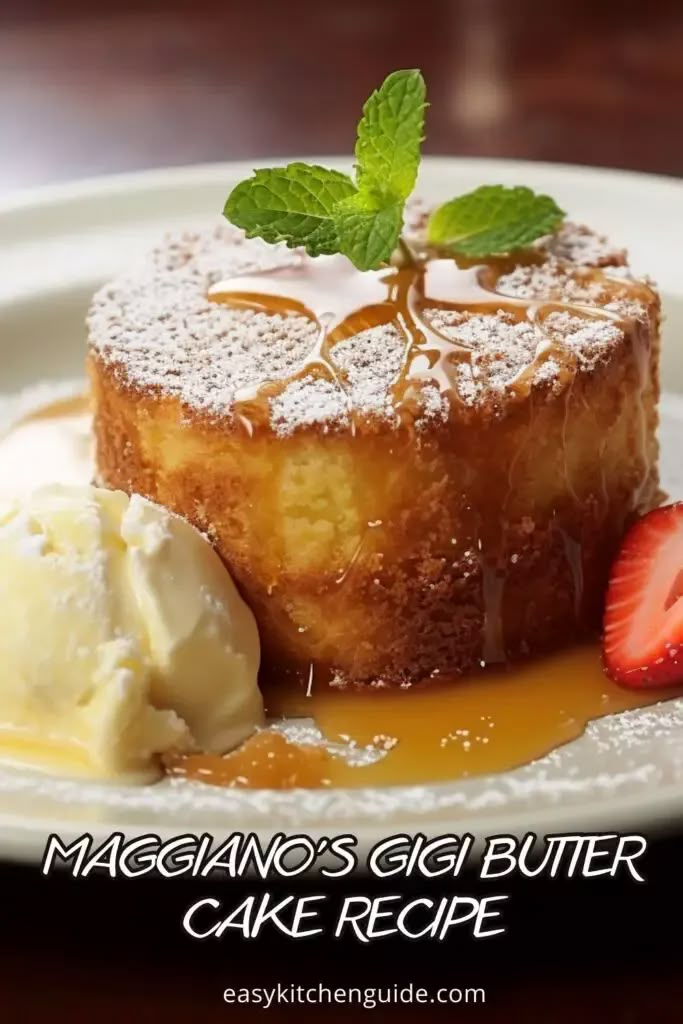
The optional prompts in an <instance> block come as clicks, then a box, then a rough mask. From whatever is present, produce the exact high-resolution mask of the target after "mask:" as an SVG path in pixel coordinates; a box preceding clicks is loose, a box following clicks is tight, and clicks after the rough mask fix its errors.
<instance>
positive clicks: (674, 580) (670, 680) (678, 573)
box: [602, 502, 683, 687]
mask: <svg viewBox="0 0 683 1024" xmlns="http://www.w3.org/2000/svg"><path fill="white" fill-rule="evenodd" d="M682 595H683V502H678V503H676V504H675V505H664V506H663V507H662V508H657V509H655V510H654V512H650V513H648V515H646V516H644V517H643V518H642V519H640V520H639V521H638V522H637V523H636V524H635V525H634V526H632V527H631V529H630V530H629V532H628V533H627V534H626V537H625V539H624V543H623V545H622V548H621V551H620V552H619V554H618V556H617V559H616V561H615V563H614V565H613V566H612V573H611V577H610V581H609V586H608V588H607V601H606V607H605V630H604V634H603V640H602V651H603V658H604V662H605V669H606V671H607V674H608V675H609V676H610V677H611V678H612V679H614V680H615V681H616V682H618V683H622V684H623V685H624V686H633V687H649V686H671V685H673V684H674V683H680V682H683V600H681V599H680V598H681V596H682Z"/></svg>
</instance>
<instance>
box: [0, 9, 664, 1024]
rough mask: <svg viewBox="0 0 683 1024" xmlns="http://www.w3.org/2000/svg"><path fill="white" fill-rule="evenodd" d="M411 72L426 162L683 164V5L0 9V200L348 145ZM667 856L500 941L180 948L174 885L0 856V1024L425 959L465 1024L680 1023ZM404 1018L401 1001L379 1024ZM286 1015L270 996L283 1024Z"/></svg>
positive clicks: (539, 895)
mask: <svg viewBox="0 0 683 1024" xmlns="http://www.w3.org/2000/svg"><path fill="white" fill-rule="evenodd" d="M411 66H418V67H421V68H422V69H423V70H424V71H425V73H426V76H427V80H428V86H429V91H430V99H431V102H432V107H431V109H430V111H429V121H428V141H427V144H426V147H425V149H426V151H427V152H431V153H448V154H466V155H483V156H501V157H523V158H531V159H538V160H554V161H566V162H572V163H584V164H601V165H607V166H616V167H627V168H633V169H640V170H644V171H654V172H661V173H665V174H681V173H682V172H683V130H682V127H683V123H682V115H681V111H682V110H683V2H681V0H649V2H646V0H567V2H565V3H562V4H560V3H557V2H553V0H414V2H411V3H404V2H402V0H374V2H373V0H342V2H338V3H332V2H326V0H301V2H289V3H286V2H283V0H253V2H252V3H248V2H245V0H241V2H237V3H233V2H230V0H222V2H221V3H218V2H214V0H195V2H194V3H190V2H184V3H181V2H179V0H166V2H165V3H163V4H161V3H155V2H152V0H118V2H112V0H98V2H96V3H95V2H90V3H87V2H85V0H64V2H61V3H60V2H59V0H53V2H50V0H0V191H2V190H6V189H11V188H16V187H21V186H28V185H34V184H41V183H49V182H53V181H55V180H58V179H67V178H70V177H76V176H83V175H91V174H98V173H102V172H111V171H120V170H132V169H137V168H141V167H152V166H160V165H166V164H184V163H193V162H196V161H204V160H222V159H231V158H249V157H253V158H255V159H259V158H264V157H267V156H271V155H275V156H286V155H294V154H297V155H301V154H306V153H309V154H310V153H319V154H325V153H349V152H350V150H351V147H352V143H353V130H354V125H355V121H356V119H357V116H358V112H359V109H360V105H361V103H362V101H363V99H364V98H365V96H366V95H367V94H368V92H369V91H370V89H371V88H372V87H373V86H375V85H376V84H378V82H379V81H380V80H381V79H382V77H383V76H384V74H385V73H386V72H388V71H389V70H391V69H393V68H397V67H411ZM682 854H683V842H681V841H680V840H674V841H673V842H669V843H667V844H664V845H663V846H660V845H657V847H656V850H655V853H654V854H653V858H654V859H653V861H652V872H653V882H652V883H651V885H650V886H649V887H648V888H647V889H645V890H642V891H640V890H639V891H637V892H635V893H634V892H632V891H629V892H621V891H619V892H618V891H617V890H616V889H615V890H609V888H605V887H600V888H595V889H591V890H590V893H588V894H587V893H586V892H585V891H582V892H581V894H579V892H578V890H572V892H573V895H570V896H568V895H567V894H566V893H565V894H564V895H562V897H561V898H560V897H559V895H558V891H557V890H556V889H555V888H553V887H552V886H550V887H546V888H539V887H536V888H534V887H531V889H530V890H529V891H528V892H527V891H526V890H525V893H524V894H523V895H522V896H521V897H519V901H518V907H519V910H518V912H517V916H518V918H519V927H518V928H517V930H516V931H513V934H512V936H511V938H510V939H509V940H505V941H504V942H502V943H501V944H498V945H496V947H495V949H494V948H493V947H491V953H490V954H488V953H487V952H484V951H482V949H481V948H480V949H478V950H477V951H476V957H475V954H474V952H473V951H472V950H463V948H462V947H458V946H455V947H454V948H451V947H449V948H448V949H444V948H442V947H440V948H439V949H438V950H437V949H435V948H434V947H430V946H429V945H419V944H410V945H404V946H403V947H402V948H397V947H396V946H391V947H390V949H389V952H387V950H386V949H384V947H373V948H372V949H371V950H369V951H368V950H360V951H359V950H357V949H356V950H349V949H345V948H343V947H339V946H334V944H324V943H318V944H316V945H315V946H314V947H311V946H310V945H304V946H299V945H298V944H297V945H296V946H293V945H292V944H290V945H289V946H286V945H284V944H282V943H280V944H276V945H275V946H273V945H266V946H265V947H264V946H263V944H257V945H255V946H253V947H252V946H246V945H245V944H244V943H243V944H241V946H239V945H238V944H235V943H232V944H230V945H228V946H226V947H225V948H224V949H223V948H221V949H220V950H218V951H217V950H215V949H212V950H208V948H207V947H205V946H201V945H199V946H198V945H196V944H194V945H193V944H191V943H189V942H187V941H181V939H180V937H179V933H178V917H179V914H180V912H181V911H182V908H183V906H184V905H185V903H186V902H187V900H186V896H187V894H184V895H183V896H181V895H180V894H179V891H178V890H177V889H175V888H174V887H173V886H170V887H166V886H164V887H162V888H161V889H159V888H158V887H157V888H156V889H149V888H144V887H136V884H135V883H126V885H125V886H124V888H123V889H122V888H121V887H120V886H119V887H118V888H116V887H114V888H111V887H106V886H101V887H99V886H98V885H97V884H90V883H81V884H80V885H78V886H76V885H74V884H71V883H68V882H65V881H62V882H45V881H44V880H40V879H39V878H38V877H37V876H36V875H35V874H34V873H33V872H30V871H26V870H15V869H9V868H5V869H4V870H2V871H0V900H1V901H2V905H1V906H0V990H1V993H2V1001H3V1002H2V1006H3V1009H2V1011H0V1013H2V1019H3V1020H4V1019H7V1020H8V1024H14V1022H15V1021H27V1022H29V1024H30V1022H32V1021H34V1020H41V1021H42V1020H52V1019H55V1020H61V1019H62V1016H64V1019H66V1014H67V1013H68V1014H69V1019H70V1020H71V1021H76V1020H80V1019H88V1020H89V1021H92V1022H95V1024H101V1022H103V1021H109V1020H117V1021H119V1020H124V1019H126V1017H128V1018H129V1019H130V1020H131V1021H134V1022H135V1024H137V1021H138V1020H140V1021H142V1020H150V1021H156V1020H162V1019H163V1020H164V1021H167V1022H168V1021H174V1020H176V1019H184V1020H187V1019H190V1020H192V1019H197V1020H200V1021H202V1022H203V1021H209V1020H211V1021H213V1020H219V1019H224V1018H227V1017H228V1013H229V1010H228V1008H227V1007H224V1006H222V1005H221V1004H220V998H219V993H220V991H221V989H222V987H223V986H224V985H228V984H232V985H239V984H240V983H249V984H255V983H263V984H267V983H272V982H274V981H278V980H279V981H299V980H302V979H304V977H305V978H306V979H309V980H315V979H316V978H322V977H323V976H325V977H327V976H328V975H330V973H331V972H332V973H333V974H334V976H335V978H336V980H337V982H345V983H346V984H353V983H357V982H358V981H359V979H360V978H361V977H362V978H363V979H364V982H365V983H366V984H368V983H372V981H373V979H374V983H376V984H377V983H379V979H380V978H381V979H382V980H383V983H385V984H386V983H388V982H391V981H403V980H404V979H410V980H415V981H416V982H417V981H418V980H419V978H420V977H422V976H424V975H425V971H426V972H427V975H428V976H429V978H431V979H432V980H433V981H436V982H441V981H442V980H443V981H444V983H448V982H449V981H450V980H452V979H456V978H457V980H455V983H456V984H459V983H467V984H471V983H475V984H476V983H481V982H482V981H483V982H484V983H486V984H487V986H488V987H489V989H490V991H491V993H492V997H493V1005H491V1006H489V1007H487V1008H486V1009H484V1008H481V1007H479V1008H476V1012H475V1009H474V1008H472V1012H471V1017H472V1019H476V1020H481V1021H494V1020H495V1021H498V1020H501V1021H502V1020H505V1021H506V1022H508V1021H520V1022H523V1024H534V1022H536V1021H539V1022H540V1021H548V1022H551V1021H558V1022H559V1021H569V1020H577V1019H582V1020H586V1021H592V1020H601V1021H604V1022H607V1024H612V1022H614V1024H636V1022H640V1021H643V1022H645V1021H647V1022H655V1024H656V1022H659V1021H679V1020H681V1019H683V1011H682V1010H681V999H680V997H681V983H680V980H679V978H680V957H679V955H680V950H681V943H680V940H676V939H672V940H671V941H668V940H666V938H665V936H664V931H663V929H664V927H665V919H666V916H667V914H668V913H669V912H671V913H672V914H673V913H675V911H676V907H675V904H674V900H675V899H676V897H677V896H678V895H679V894H680V889H681V886H680V865H681V863H683V856H682ZM529 901H530V902H531V904H532V905H533V906H532V909H529V911H528V914H527V913H526V910H525V909H524V908H525V906H526V904H527V903H528V902H529ZM679 903H680V900H679ZM676 944H677V945H676ZM430 972H431V973H430ZM417 1012H421V1011H416V1010H415V1009H412V1010H411V1009H410V1008H403V1009H400V1008H397V1009H395V1010H392V1011H391V1019H394V1018H396V1019H399V1020H407V1019H413V1018H414V1016H416V1013H417ZM422 1012H423V1011H422ZM468 1013H469V1011H468V1010H465V1009H463V1010H461V1011H459V1012H458V1013H457V1014H456V1013H455V1012H454V1011H451V1013H450V1014H449V1019H455V1018H456V1017H457V1019H460V1018H461V1017H462V1018H463V1019H466V1018H467V1017H468ZM321 1015H324V1016H325V1017H326V1018H327V1019H329V1020H330V1021H336V1020H341V1019H356V1018H357V1017H358V1016H360V1014H359V1013H358V1012H356V1014H348V1015H347V1014H346V1013H345V1012H344V1011H341V1010H337V1011H331V1010H330V1009H329V1008H323V1009H321V1010H318V1011H317V1012H316V1017H317V1018H318V1019H319V1018H320V1016H321ZM423 1015H424V1013H423ZM302 1016H304V1015H303V1014H302V1012H301V1011H300V1010H297V1009H296V1008H292V1009H291V1010H290V1011H289V1012H288V1011H287V1009H286V1008H285V1007H281V1008H280V1009H279V1010H278V1011H277V1013H276V1014H275V1019H277V1020H299V1019H301V1017H302ZM305 1016H306V1019H308V1015H305ZM429 1016H431V1015H429ZM232 1017H235V1012H234V1011H233V1012H232ZM369 1017H370V1018H371V1017H372V1014H370V1015H369ZM240 1019H244V1017H243V1016H240ZM376 1019H377V1020H382V1021H383V1020H388V1019H390V1015H389V1012H388V1011H386V1010H384V1009H383V1010H382V1011H381V1012H379V1013H378V1014H377V1016H376ZM439 1019H444V1018H442V1017H440V1018H439Z"/></svg>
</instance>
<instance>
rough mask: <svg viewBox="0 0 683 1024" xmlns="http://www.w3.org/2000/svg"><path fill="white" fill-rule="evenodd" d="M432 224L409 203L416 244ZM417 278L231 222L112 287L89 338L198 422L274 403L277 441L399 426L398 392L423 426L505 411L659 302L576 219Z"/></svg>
mask: <svg viewBox="0 0 683 1024" xmlns="http://www.w3.org/2000/svg"><path fill="white" fill-rule="evenodd" d="M422 223H423V214H422V213H421V211H420V209H419V208H416V207H414V208H413V210H412V212H411V224H410V225H409V226H410V228H411V230H412V236H409V237H412V238H413V239H414V240H416V242H417V241H419V233H420V227H421V224H422ZM425 268H426V269H425V272H424V273H423V274H422V276H421V278H420V280H419V282H417V284H416V282H415V281H414V280H412V279H411V280H407V279H405V273H404V272H401V273H397V272H396V271H395V270H392V269H391V268H387V269H385V270H382V271H374V272H371V273H369V274H361V273H360V272H359V271H356V270H355V269H354V268H353V267H352V266H351V265H350V264H349V263H348V261H346V260H345V259H344V257H337V256H330V257H318V258H317V259H316V260H313V259H311V258H310V257H307V256H305V255H304V254H302V253H301V252H300V251H297V250H294V251H292V250H288V249H286V248H284V247H283V246H272V245H267V244H265V243H263V242H261V241H260V240H259V239H251V240H248V239H246V238H245V237H244V235H243V234H242V233H241V232H240V231H239V230H237V229H235V228H233V227H232V226H231V225H229V224H227V223H225V222H222V223H220V224H217V225H216V226H215V227H214V228H212V229H207V230H204V231H198V232H187V233H185V234H181V235H178V236H170V237H168V238H167V239H166V240H165V241H164V242H163V243H162V244H161V245H160V246H159V247H158V248H157V249H155V250H154V251H153V252H152V253H151V254H150V255H149V256H148V257H147V258H146V259H145V260H143V261H142V262H141V263H140V264H139V265H138V266H136V267H134V268H132V269H131V270H130V271H129V272H127V273H125V274H124V275H122V276H121V277H119V278H118V279H116V280H115V281H113V282H112V283H110V284H107V285H105V286H104V287H103V288H102V289H101V290H100V291H99V292H98V293H97V294H96V295H95V298H94V300H93V304H92V306H91V309H90V313H89V316H88V328H89V339H90V345H91V347H92V349H93V351H94V352H95V353H96V354H97V355H98V357H99V358H100V359H101V360H103V361H104V362H105V363H106V364H108V365H110V366H111V367H112V368H113V370H114V372H115V373H116V374H117V375H118V376H120V377H121V378H122V379H123V380H124V381H125V382H126V383H127V384H129V385H130V386H132V387H135V388H137V389H140V390H143V391H145V392H147V393H149V394H151V395H154V394H160V395H164V396H171V397H175V398H177V399H178V400H179V401H180V402H181V403H182V404H183V405H184V406H185V407H186V408H187V409H188V410H189V411H191V412H194V413H201V414H204V415H208V416H210V417H215V418H220V419H225V418H232V417H234V416H235V415H240V409H243V408H246V405H245V403H253V402H254V400H255V399H256V398H257V396H260V397H261V399H263V396H265V401H266V404H267V416H268V418H269V422H270V426H271V427H272V428H273V429H274V430H275V431H276V432H277V433H279V434H281V435H287V434H290V433H292V432H294V431H296V430H297V429H300V428H303V427H309V426H313V425H319V426H322V427H323V429H331V428H339V427H343V428H347V427H348V425H349V423H350V422H351V421H352V419H353V417H354V416H356V415H357V416H361V417H363V418H366V419H367V418H370V419H373V418H379V419H383V420H386V419H391V418H396V415H397V407H398V405H400V404H401V403H404V402H405V400H406V398H409V399H410V406H411V418H412V420H413V422H414V423H415V425H416V426H417V427H418V428H419V427H421V426H424V425H426V424H428V423H429V422H430V421H434V420H445V419H446V418H447V417H448V415H449V409H450V408H451V405H452V403H453V402H454V401H455V402H456V403H459V404H461V405H462V406H464V407H477V406H482V405H485V406H486V407H487V408H488V409H490V410H492V411H493V412H494V413H495V411H496V409H499V408H502V407H504V405H505V403H506V402H507V401H508V400H509V398H510V397H511V396H512V395H513V394H515V393H520V389H522V388H524V389H526V390H527V391H528V390H529V389H531V388H536V389H546V390H547V391H548V393H552V392H553V391H557V390H558V389H561V387H562V386H563V384H562V380H563V367H564V368H566V366H567V365H568V363H571V365H572V366H573V367H575V368H582V369H588V370H590V369H591V368H592V367H593V366H595V365H596V364H598V363H599V362H600V361H601V360H603V359H605V358H606V357H607V356H608V355H609V353H610V351H612V350H613V348H614V346H615V345H617V344H618V343H619V342H620V341H622V340H623V338H624V332H625V330H627V329H628V324H629V323H632V322H633V321H634V320H639V319H640V320H642V319H645V318H646V317H647V315H648V294H649V296H650V298H651V297H652V293H651V292H649V289H648V288H647V286H646V285H644V284H643V283H642V282H636V281H634V279H633V278H632V277H631V274H630V271H629V268H628V266H627V264H626V259H625V254H624V253H623V251H621V250H618V249H615V248H614V247H613V246H611V245H610V244H609V242H607V240H606V239H604V238H603V237H601V236H599V235H596V234H594V233H593V232H591V231H590V230H588V229H587V228H584V227H579V226H576V225H573V224H565V225H564V226H563V227H562V228H561V229H560V230H559V231H558V232H557V233H556V234H555V235H553V236H550V237H547V238H545V239H542V240H541V241H540V242H538V243H536V245H535V246H534V248H533V250H531V252H530V254H529V253H527V254H526V255H525V257H523V258H522V257H520V259H519V260H514V259H509V260H506V261H501V260H499V261H492V262H488V263H486V264H484V265H483V266H481V267H472V266H470V267H465V268H458V267H457V266H456V264H455V262H454V261H453V260H450V259H449V260H447V261H446V260H434V261H429V262H427V263H426V264H425ZM401 295H403V299H402V300H401V301H403V302H404V305H403V306H402V305H401V304H400V302H399V300H398V299H397V296H401ZM392 304H393V305H392ZM390 306H391V308H390ZM564 379H566V374H565V375H564Z"/></svg>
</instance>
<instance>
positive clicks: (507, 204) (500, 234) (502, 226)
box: [427, 185, 564, 256]
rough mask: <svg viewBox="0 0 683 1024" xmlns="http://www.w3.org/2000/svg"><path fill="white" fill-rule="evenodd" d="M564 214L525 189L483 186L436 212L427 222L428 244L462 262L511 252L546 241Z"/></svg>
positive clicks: (552, 201) (552, 202)
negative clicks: (440, 247)
mask: <svg viewBox="0 0 683 1024" xmlns="http://www.w3.org/2000/svg"><path fill="white" fill-rule="evenodd" d="M563 218H564V211H563V210H561V209H560V208H559V206H557V204H556V203H555V202H554V200H552V199H551V198H550V196H542V195H536V193H535V192H532V191H531V189H530V188H525V187H524V186H521V185H520V186H517V187H515V188H506V187H505V186H504V185H482V186H481V188H477V189H475V190H474V192H468V193H467V195H464V196H458V198H457V199H451V200H450V202H448V203H444V205H443V206H440V207H439V208H438V209H437V210H435V211H434V213H433V214H432V215H431V217H430V218H429V224H428V228H427V232H428V238H429V241H430V242H432V243H433V244H435V245H445V246H446V247H447V248H448V249H450V250H451V251H453V252H456V253H462V255H463V256H495V255H499V254H502V253H507V252H512V251H513V250H515V249H520V248H521V247H522V246H524V245H528V244H529V243H530V242H533V241H535V240H536V239H537V238H540V237H541V236H542V235H547V234H549V233H550V232H551V231H554V230H555V228H556V227H557V226H558V225H559V224H560V223H561V222H562V220H563Z"/></svg>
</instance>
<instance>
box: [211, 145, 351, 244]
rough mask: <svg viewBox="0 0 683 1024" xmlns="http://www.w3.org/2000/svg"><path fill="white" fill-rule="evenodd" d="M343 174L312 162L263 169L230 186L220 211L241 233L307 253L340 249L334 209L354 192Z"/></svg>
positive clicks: (349, 180)
mask: <svg viewBox="0 0 683 1024" xmlns="http://www.w3.org/2000/svg"><path fill="white" fill-rule="evenodd" d="M355 192H356V188H355V185H354V184H353V182H352V181H351V179H350V178H349V177H348V176H347V175H346V174H341V173H340V172H339V171H330V170H328V169H327V168H325V167H318V166H316V165H315V164H302V163H292V164H288V165H287V166H286V167H270V168H263V169H261V170H257V171H255V172H254V176H253V177H252V178H247V179H246V181H242V182H240V183H239V185H236V186H235V188H234V189H233V190H232V192H231V193H230V195H229V196H228V199H227V202H226V204H225V209H224V211H223V212H224V214H225V216H226V217H227V218H228V220H230V221H232V223H233V224H236V225H237V227H239V228H242V229H243V230H244V232H245V233H246V235H247V238H254V237H255V236H258V237H259V238H263V239H264V241H266V242H286V244H287V245H288V246H289V247H290V248H293V247H295V246H303V248H304V249H305V250H306V252H307V253H308V254H309V256H320V255H322V254H325V253H327V254H330V253H336V252H339V251H340V248H339V238H338V236H337V227H336V224H335V220H334V210H335V208H336V207H337V205H338V204H339V203H340V202H341V201H342V200H344V199H347V198H348V197H350V196H352V195H354V194H355Z"/></svg>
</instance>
